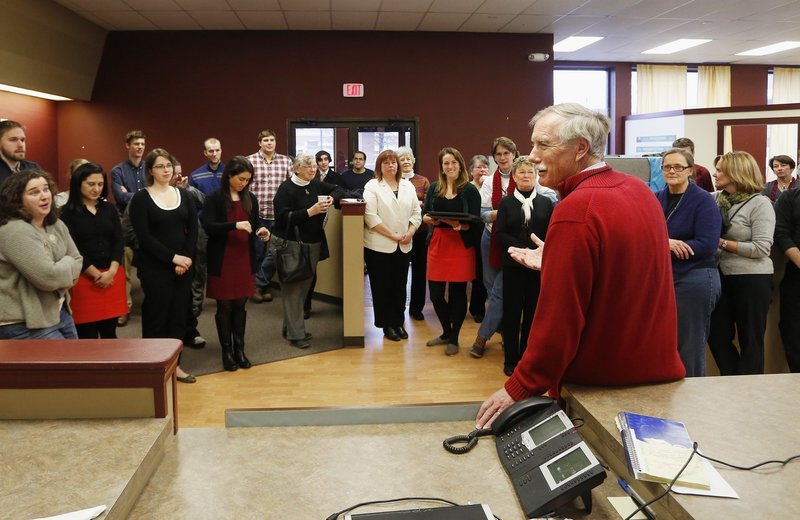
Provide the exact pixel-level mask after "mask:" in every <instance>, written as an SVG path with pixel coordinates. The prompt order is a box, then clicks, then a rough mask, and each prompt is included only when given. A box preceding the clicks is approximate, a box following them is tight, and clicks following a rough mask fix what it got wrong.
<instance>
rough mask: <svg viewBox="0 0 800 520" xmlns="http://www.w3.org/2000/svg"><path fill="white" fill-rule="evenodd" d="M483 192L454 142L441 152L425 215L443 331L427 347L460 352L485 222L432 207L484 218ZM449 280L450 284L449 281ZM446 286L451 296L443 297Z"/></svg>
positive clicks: (430, 277) (433, 296) (434, 291)
mask: <svg viewBox="0 0 800 520" xmlns="http://www.w3.org/2000/svg"><path fill="white" fill-rule="evenodd" d="M480 209H481V196H480V193H478V189H477V188H476V187H475V186H474V185H472V184H471V183H470V182H469V179H468V178H467V167H466V164H465V163H464V157H462V156H461V153H460V152H459V151H458V150H456V149H455V148H450V147H446V148H442V150H441V151H440V152H439V180H438V181H437V182H434V183H433V184H432V185H431V187H430V188H429V189H428V194H427V195H426V196H425V208H424V210H423V214H424V217H423V218H422V221H423V222H424V223H426V224H428V225H429V226H430V230H431V231H430V241H429V245H428V287H429V290H430V295H431V302H433V309H434V310H435V311H436V316H437V317H438V318H439V322H440V323H441V325H442V334H441V335H440V336H437V337H435V338H433V339H431V340H429V341H428V343H427V345H428V346H429V347H434V346H436V345H447V347H446V348H445V354H447V355H448V356H453V355H455V354H457V353H458V335H459V333H460V332H461V325H462V324H463V323H464V317H465V316H466V314H467V282H470V281H472V280H473V279H474V278H475V247H476V246H477V244H478V241H479V240H480V233H481V231H482V229H483V228H482V226H476V225H474V224H470V222H469V220H465V219H458V220H456V219H449V218H433V217H431V215H429V213H431V212H437V213H438V212H448V213H460V214H463V215H464V216H466V215H473V216H474V217H475V220H476V221H478V220H479V219H480ZM448 284H449V288H448V287H447V286H448ZM445 290H446V292H447V299H445Z"/></svg>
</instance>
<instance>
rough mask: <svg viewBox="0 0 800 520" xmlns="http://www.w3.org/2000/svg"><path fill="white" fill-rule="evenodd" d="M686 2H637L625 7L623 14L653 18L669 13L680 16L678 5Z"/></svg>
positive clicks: (673, 0)
mask: <svg viewBox="0 0 800 520" xmlns="http://www.w3.org/2000/svg"><path fill="white" fill-rule="evenodd" d="M686 4H687V1H686V0H657V1H655V2H653V1H650V2H646V1H644V2H639V3H638V4H636V5H632V6H630V7H627V8H626V9H625V16H630V17H632V18H653V17H655V16H659V15H666V13H669V15H670V17H673V16H674V17H678V18H680V17H681V13H680V11H681V10H680V9H679V8H680V7H681V6H684V5H686Z"/></svg>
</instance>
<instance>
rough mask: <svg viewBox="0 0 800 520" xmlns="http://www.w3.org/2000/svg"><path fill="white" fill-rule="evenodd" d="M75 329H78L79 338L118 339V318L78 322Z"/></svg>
mask: <svg viewBox="0 0 800 520" xmlns="http://www.w3.org/2000/svg"><path fill="white" fill-rule="evenodd" d="M75 329H76V330H77V331H78V338H80V339H97V338H101V339H116V337H117V318H109V319H107V320H100V321H93V322H91V323H80V324H79V323H76V324H75Z"/></svg>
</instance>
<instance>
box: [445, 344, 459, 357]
mask: <svg viewBox="0 0 800 520" xmlns="http://www.w3.org/2000/svg"><path fill="white" fill-rule="evenodd" d="M444 353H445V355H447V356H455V355H456V354H458V345H455V344H453V343H448V344H447V348H446V349H444Z"/></svg>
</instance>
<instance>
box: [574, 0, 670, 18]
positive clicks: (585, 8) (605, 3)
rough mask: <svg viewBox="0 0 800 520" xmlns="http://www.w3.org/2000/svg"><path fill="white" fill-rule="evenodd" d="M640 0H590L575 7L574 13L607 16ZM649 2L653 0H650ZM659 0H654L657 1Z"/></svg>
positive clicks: (626, 8) (624, 9)
mask: <svg viewBox="0 0 800 520" xmlns="http://www.w3.org/2000/svg"><path fill="white" fill-rule="evenodd" d="M641 1H642V0H592V1H591V2H586V3H585V4H584V5H582V6H581V7H579V8H578V9H575V11H574V14H578V15H582V16H591V15H600V16H608V15H610V14H613V13H618V12H622V11H625V12H627V10H628V9H629V8H631V7H632V6H634V5H636V4H638V3H639V2H641ZM650 1H651V2H652V1H654V0H650ZM659 1H660V0H655V3H658V2H659Z"/></svg>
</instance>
